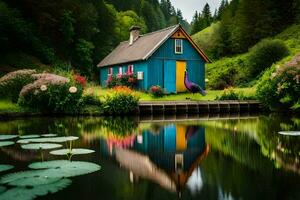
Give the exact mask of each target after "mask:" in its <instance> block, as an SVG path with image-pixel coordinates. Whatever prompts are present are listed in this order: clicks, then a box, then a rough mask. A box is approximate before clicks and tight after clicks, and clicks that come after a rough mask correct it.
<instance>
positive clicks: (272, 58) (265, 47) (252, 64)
mask: <svg viewBox="0 0 300 200" xmlns="http://www.w3.org/2000/svg"><path fill="white" fill-rule="evenodd" d="M288 54H289V50H288V48H287V47H286V45H285V44H284V42H283V41H281V40H269V39H268V40H263V41H261V42H259V43H258V44H257V45H255V46H254V47H253V48H251V49H250V51H249V57H248V64H247V68H248V71H249V74H250V76H251V77H256V76H257V75H259V74H260V73H261V72H263V71H264V70H265V69H266V68H269V67H270V66H271V65H272V64H273V63H275V62H277V61H279V60H281V59H282V58H284V57H285V56H287V55H288Z"/></svg>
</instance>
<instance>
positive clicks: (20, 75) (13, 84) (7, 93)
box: [0, 69, 36, 102]
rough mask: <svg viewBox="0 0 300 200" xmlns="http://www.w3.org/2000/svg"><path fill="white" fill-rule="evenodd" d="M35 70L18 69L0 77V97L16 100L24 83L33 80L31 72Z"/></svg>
mask: <svg viewBox="0 0 300 200" xmlns="http://www.w3.org/2000/svg"><path fill="white" fill-rule="evenodd" d="M34 73H36V71H35V70H28V69H24V70H18V71H14V72H10V73H8V74H6V75H5V76H3V77H1V78H0V97H6V98H10V99H11V100H12V101H13V102H17V101H18V98H19V93H20V91H21V89H22V88H23V86H24V85H27V84H28V83H31V82H32V81H34V80H35V77H33V76H32V74H34Z"/></svg>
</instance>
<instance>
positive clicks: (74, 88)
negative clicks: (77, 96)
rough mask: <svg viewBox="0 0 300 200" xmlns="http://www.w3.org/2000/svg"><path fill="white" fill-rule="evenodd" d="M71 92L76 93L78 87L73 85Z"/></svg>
mask: <svg viewBox="0 0 300 200" xmlns="http://www.w3.org/2000/svg"><path fill="white" fill-rule="evenodd" d="M69 92H70V93H76V92H77V88H76V87H75V86H72V87H70V88H69Z"/></svg>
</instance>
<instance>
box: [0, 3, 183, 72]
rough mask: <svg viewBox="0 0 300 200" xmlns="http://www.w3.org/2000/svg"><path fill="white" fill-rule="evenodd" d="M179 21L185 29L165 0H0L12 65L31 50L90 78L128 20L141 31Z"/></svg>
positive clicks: (4, 49) (125, 31) (2, 34)
mask: <svg viewBox="0 0 300 200" xmlns="http://www.w3.org/2000/svg"><path fill="white" fill-rule="evenodd" d="M179 22H181V23H182V24H183V25H184V26H185V27H186V28H187V29H189V24H188V23H187V22H185V21H184V20H183V17H182V13H181V11H180V10H175V9H174V7H173V6H172V4H171V3H170V1H169V0H163V1H161V2H160V1H158V0H132V1H123V0H108V1H104V0H88V1H81V0H64V1H60V0H53V1H48V0H32V1H28V0H21V1H19V0H0V44H1V46H0V54H1V56H3V57H5V58H9V59H4V61H5V62H6V63H4V64H7V63H9V64H11V63H12V64H13V65H14V66H12V67H17V68H18V67H19V68H20V66H18V65H19V63H18V62H15V61H14V62H12V61H11V60H13V59H16V58H18V59H22V61H23V60H24V59H23V58H24V56H23V57H20V56H18V55H25V57H26V58H30V59H31V57H30V56H27V55H32V56H35V57H37V58H38V59H39V60H40V61H41V62H42V63H44V64H51V66H53V67H54V68H59V69H63V70H69V69H70V68H71V67H72V68H75V69H77V70H78V71H79V72H80V74H83V75H85V76H87V77H89V78H92V77H93V74H98V73H95V72H96V70H97V69H96V65H97V64H98V63H99V61H100V60H101V59H102V58H104V57H105V56H106V55H107V54H108V53H109V52H110V51H111V50H112V49H113V48H114V47H115V46H116V45H117V44H118V43H119V42H120V41H123V40H127V39H128V38H129V27H131V26H132V25H139V26H140V27H141V28H142V32H143V33H145V32H148V31H155V30H158V29H161V28H164V27H166V26H169V25H174V24H177V23H179ZM11 55H12V56H11ZM1 62H3V60H2V59H1ZM21 63H22V62H21ZM32 66H33V65H32V64H30V66H25V67H32ZM22 67H24V66H22Z"/></svg>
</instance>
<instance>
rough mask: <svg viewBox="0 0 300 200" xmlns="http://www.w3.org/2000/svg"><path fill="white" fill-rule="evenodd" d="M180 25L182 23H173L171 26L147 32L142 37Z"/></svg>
mask: <svg viewBox="0 0 300 200" xmlns="http://www.w3.org/2000/svg"><path fill="white" fill-rule="evenodd" d="M178 26H180V24H176V25H173V26H169V27H166V28H163V29H160V30H157V31H153V32H150V33H145V34H142V35H140V37H144V36H147V35H152V34H155V33H159V32H163V31H166V30H169V29H172V28H175V27H178Z"/></svg>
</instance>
